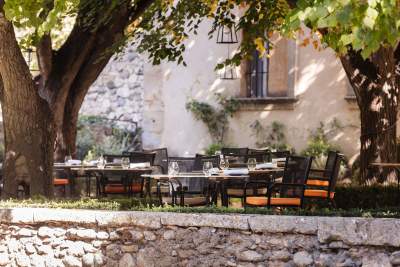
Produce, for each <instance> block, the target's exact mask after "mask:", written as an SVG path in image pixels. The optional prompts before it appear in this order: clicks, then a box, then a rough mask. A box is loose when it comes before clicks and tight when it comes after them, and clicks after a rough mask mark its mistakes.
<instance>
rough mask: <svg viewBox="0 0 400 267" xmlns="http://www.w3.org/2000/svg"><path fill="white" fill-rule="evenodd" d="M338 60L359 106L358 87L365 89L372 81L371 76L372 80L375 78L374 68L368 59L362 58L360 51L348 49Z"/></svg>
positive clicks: (359, 95)
mask: <svg viewBox="0 0 400 267" xmlns="http://www.w3.org/2000/svg"><path fill="white" fill-rule="evenodd" d="M340 61H341V62H342V66H343V68H344V70H345V72H346V75H347V77H348V78H349V82H350V84H351V86H352V87H353V89H354V93H355V95H356V99H357V103H358V105H359V106H361V105H362V101H361V93H362V92H361V91H360V88H363V89H367V88H366V87H367V86H369V85H370V84H372V82H373V81H372V80H371V78H372V79H373V80H375V79H376V78H377V76H376V75H377V71H376V68H375V66H374V65H373V64H372V63H371V62H370V61H369V60H364V59H363V58H362V56H361V54H360V52H356V51H354V50H349V51H348V53H347V54H345V55H343V56H341V57H340Z"/></svg>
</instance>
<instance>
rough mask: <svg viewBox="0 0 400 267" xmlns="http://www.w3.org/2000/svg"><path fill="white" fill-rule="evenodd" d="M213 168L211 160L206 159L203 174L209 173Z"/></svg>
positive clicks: (207, 174)
mask: <svg viewBox="0 0 400 267" xmlns="http://www.w3.org/2000/svg"><path fill="white" fill-rule="evenodd" d="M212 168H213V165H212V162H210V161H206V162H204V164H203V173H204V175H205V176H210V175H211V169H212Z"/></svg>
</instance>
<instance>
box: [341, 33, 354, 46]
mask: <svg viewBox="0 0 400 267" xmlns="http://www.w3.org/2000/svg"><path fill="white" fill-rule="evenodd" d="M353 41H354V35H353V34H343V35H342V36H341V37H340V42H341V43H342V44H343V45H344V46H346V45H349V44H351V43H352V42H353Z"/></svg>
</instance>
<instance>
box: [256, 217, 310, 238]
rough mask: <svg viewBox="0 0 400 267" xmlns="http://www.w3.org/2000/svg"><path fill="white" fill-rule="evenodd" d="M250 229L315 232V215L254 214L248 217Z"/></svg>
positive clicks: (274, 231)
mask: <svg viewBox="0 0 400 267" xmlns="http://www.w3.org/2000/svg"><path fill="white" fill-rule="evenodd" d="M248 221H249V226H250V229H251V230H252V231H254V232H266V233H298V234H308V235H311V234H316V233H317V226H318V223H317V222H318V219H317V217H300V216H279V215H271V216H263V215H255V216H249V218H248Z"/></svg>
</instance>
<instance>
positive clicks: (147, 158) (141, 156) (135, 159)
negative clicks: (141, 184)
mask: <svg viewBox="0 0 400 267" xmlns="http://www.w3.org/2000/svg"><path fill="white" fill-rule="evenodd" d="M155 156H156V153H152V152H151V153H149V152H129V160H130V162H131V163H143V162H149V163H150V165H151V166H153V165H154V159H155Z"/></svg>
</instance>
